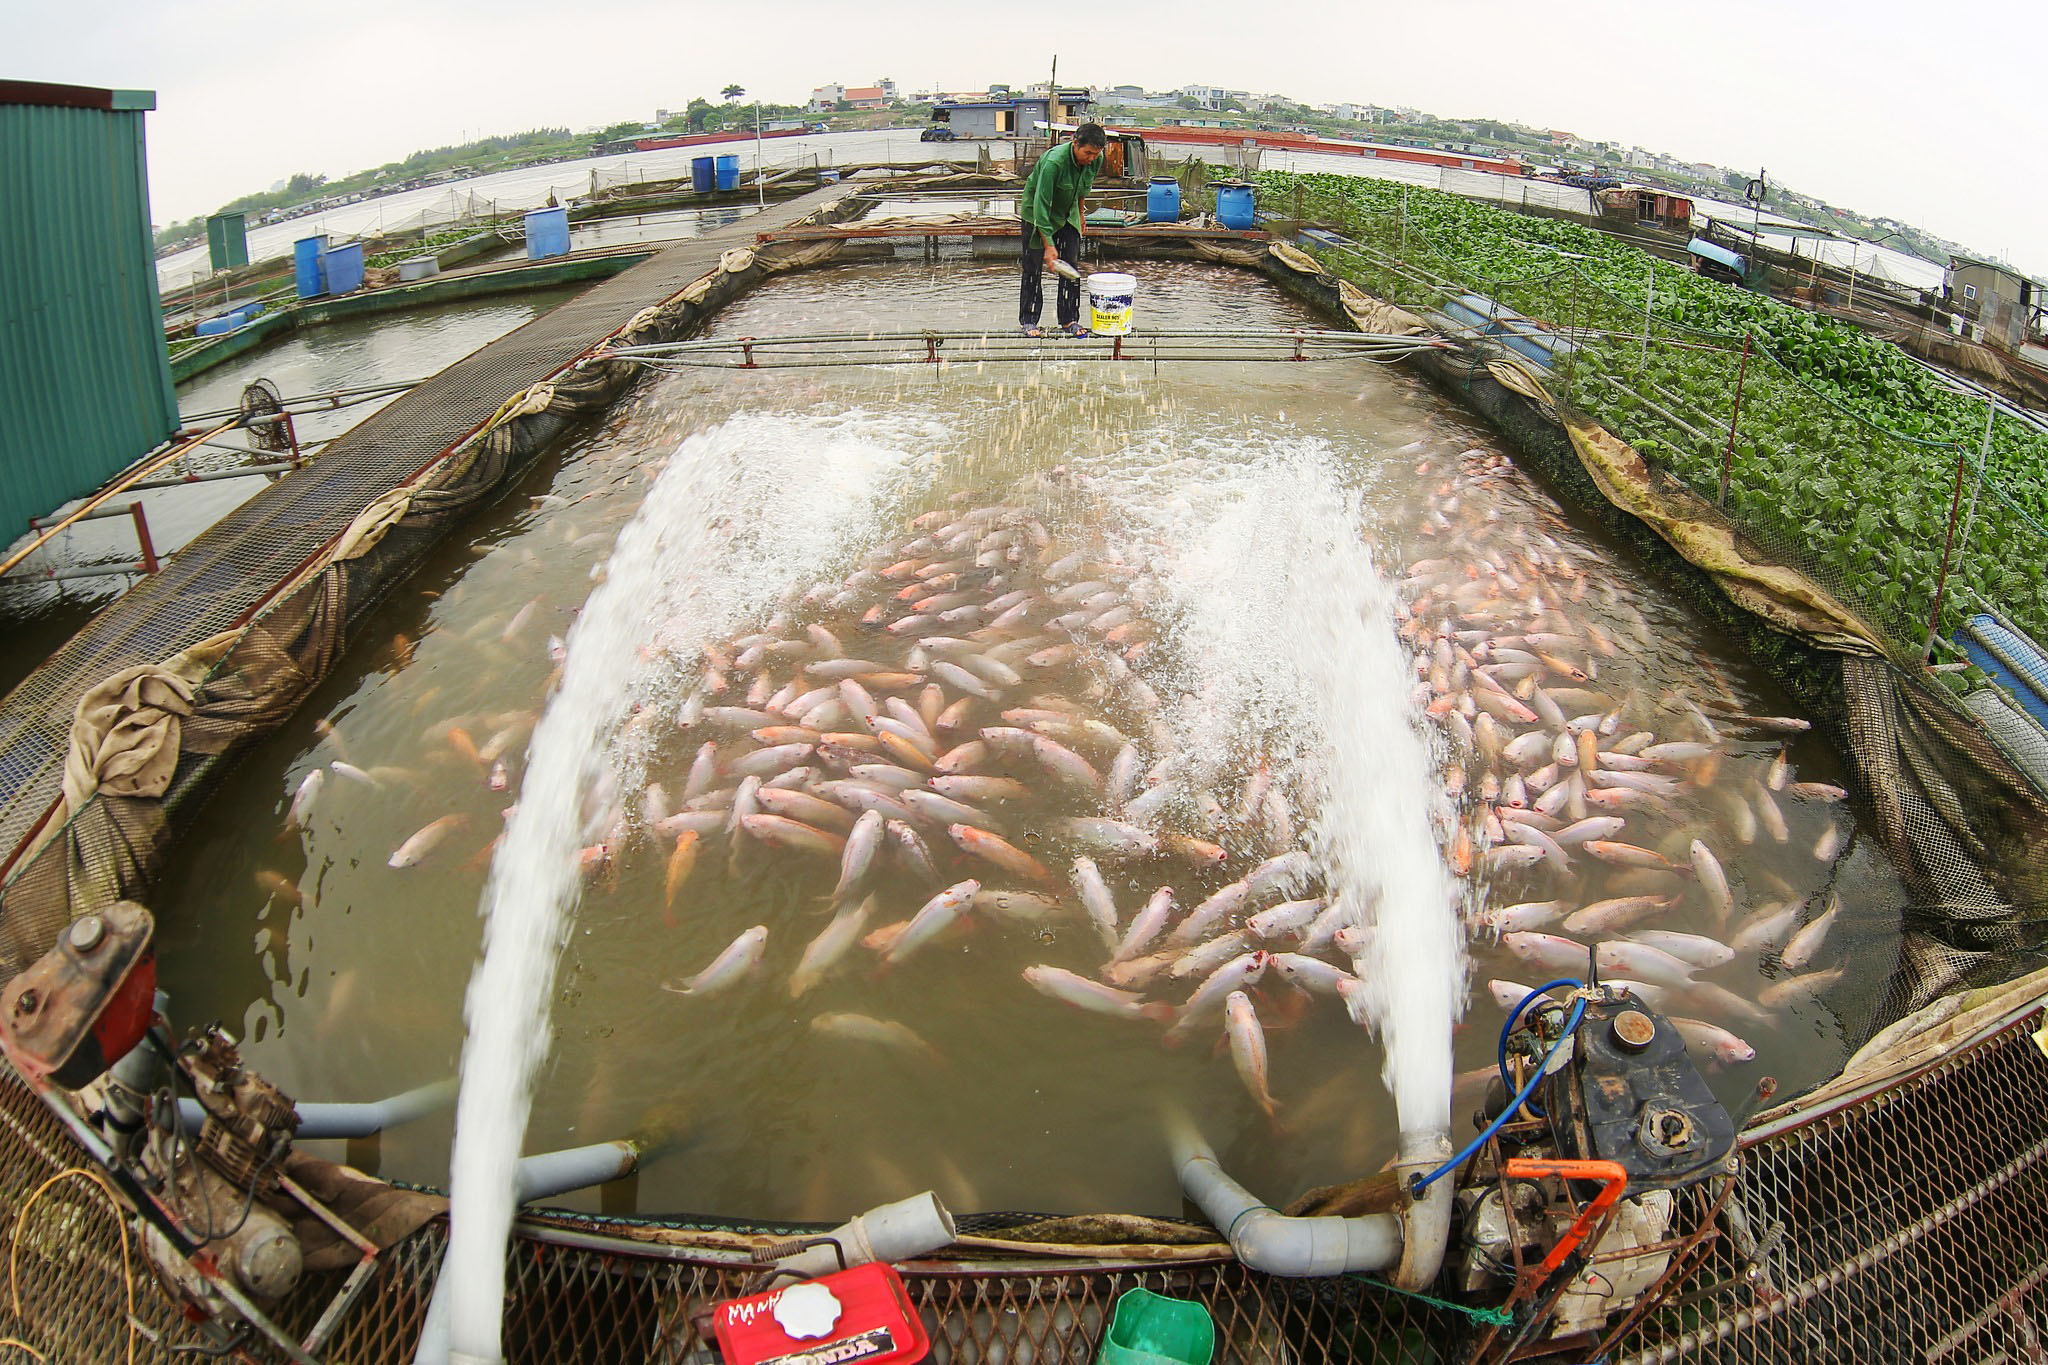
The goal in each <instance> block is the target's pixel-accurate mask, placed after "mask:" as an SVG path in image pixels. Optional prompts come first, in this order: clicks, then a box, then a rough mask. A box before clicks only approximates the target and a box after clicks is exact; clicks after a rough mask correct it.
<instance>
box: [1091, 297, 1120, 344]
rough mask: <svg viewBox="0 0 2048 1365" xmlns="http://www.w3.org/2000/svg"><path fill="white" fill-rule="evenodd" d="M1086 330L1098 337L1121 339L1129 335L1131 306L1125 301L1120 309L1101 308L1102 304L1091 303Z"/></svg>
mask: <svg viewBox="0 0 2048 1365" xmlns="http://www.w3.org/2000/svg"><path fill="white" fill-rule="evenodd" d="M1088 330H1089V331H1091V332H1093V333H1095V335H1097V336H1099V337H1122V336H1129V335H1130V334H1131V305H1130V301H1129V300H1128V299H1127V300H1125V301H1124V303H1123V306H1122V307H1114V306H1112V307H1108V308H1105V307H1103V306H1102V302H1093V303H1091V305H1090V307H1089V309H1088Z"/></svg>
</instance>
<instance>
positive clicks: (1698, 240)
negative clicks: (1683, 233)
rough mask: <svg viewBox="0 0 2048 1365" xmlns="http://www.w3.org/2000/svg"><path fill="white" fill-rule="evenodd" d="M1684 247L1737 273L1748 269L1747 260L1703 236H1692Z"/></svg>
mask: <svg viewBox="0 0 2048 1365" xmlns="http://www.w3.org/2000/svg"><path fill="white" fill-rule="evenodd" d="M1685 249H1686V250H1687V251H1690V252H1691V253H1692V254H1693V255H1695V256H1698V257H1701V258H1702V259H1705V260H1709V261H1712V262H1714V264H1716V265H1725V266H1727V267H1728V268H1729V269H1730V270H1732V271H1734V272H1735V273H1736V274H1738V275H1740V274H1742V273H1743V272H1744V271H1746V270H1748V269H1749V262H1748V261H1745V260H1743V259H1742V257H1740V256H1738V255H1736V254H1735V253H1734V252H1732V251H1730V250H1729V249H1728V248H1727V247H1725V246H1717V245H1715V244H1714V243H1712V242H1710V241H1708V240H1707V239H1706V238H1704V237H1695V238H1693V239H1692V240H1691V241H1690V242H1687V243H1686V244H1685Z"/></svg>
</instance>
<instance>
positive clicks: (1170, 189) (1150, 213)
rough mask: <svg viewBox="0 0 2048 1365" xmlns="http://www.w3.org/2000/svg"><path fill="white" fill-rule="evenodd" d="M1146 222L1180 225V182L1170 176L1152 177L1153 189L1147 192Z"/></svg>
mask: <svg viewBox="0 0 2048 1365" xmlns="http://www.w3.org/2000/svg"><path fill="white" fill-rule="evenodd" d="M1145 221H1146V222H1148V223H1178V222H1179V221H1180V182H1179V181H1178V180H1175V179H1174V178H1173V177H1172V176H1170V175H1155V176H1153V177H1152V188H1150V189H1148V190H1146V191H1145Z"/></svg>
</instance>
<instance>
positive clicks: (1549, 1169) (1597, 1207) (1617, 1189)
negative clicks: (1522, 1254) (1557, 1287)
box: [1501, 1156, 1628, 1279]
mask: <svg viewBox="0 0 2048 1365" xmlns="http://www.w3.org/2000/svg"><path fill="white" fill-rule="evenodd" d="M1501 1174H1502V1175H1504V1176H1506V1177H1507V1178H1508V1179H1510V1180H1534V1179H1536V1178H1538V1177H1540V1176H1546V1175H1561V1176H1563V1177H1564V1178H1565V1179H1567V1180H1598V1181H1600V1182H1601V1189H1600V1193H1599V1194H1597V1195H1595V1196H1594V1198H1593V1202H1592V1203H1590V1204H1588V1205H1586V1207H1585V1208H1583V1209H1580V1210H1579V1216H1578V1218H1577V1220H1576V1221H1574V1222H1573V1223H1572V1225H1571V1227H1570V1228H1568V1229H1567V1230H1566V1231H1565V1234H1564V1236H1562V1237H1560V1238H1558V1239H1557V1245H1556V1246H1554V1247H1552V1248H1551V1249H1550V1254H1549V1255H1548V1256H1545V1257H1544V1258H1543V1263H1542V1264H1541V1265H1539V1266H1537V1267H1536V1276H1537V1278H1538V1279H1547V1278H1548V1277H1549V1275H1550V1272H1551V1271H1553V1270H1555V1269H1557V1268H1558V1267H1559V1266H1560V1265H1563V1264H1564V1258H1565V1257H1567V1256H1569V1255H1571V1254H1572V1250H1573V1248H1575V1247H1577V1246H1578V1244H1579V1243H1580V1242H1583V1241H1585V1240H1586V1234H1587V1233H1588V1232H1591V1231H1592V1230H1593V1224H1594V1222H1595V1221H1597V1220H1598V1219H1599V1217H1600V1215H1601V1214H1603V1213H1606V1212H1607V1210H1609V1209H1610V1208H1613V1207H1614V1203H1615V1201H1616V1200H1618V1199H1620V1198H1621V1192H1622V1191H1623V1190H1625V1189H1627V1188H1628V1172H1627V1171H1625V1170H1623V1169H1622V1168H1621V1163H1619V1162H1616V1161H1565V1160H1562V1159H1559V1160H1539V1159H1537V1158H1535V1157H1520V1156H1518V1157H1512V1158H1510V1159H1509V1160H1508V1162H1507V1163H1506V1164H1505V1165H1503V1166H1502V1167H1501Z"/></svg>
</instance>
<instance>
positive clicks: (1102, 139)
mask: <svg viewBox="0 0 2048 1365" xmlns="http://www.w3.org/2000/svg"><path fill="white" fill-rule="evenodd" d="M1108 145H1109V137H1108V135H1107V134H1105V133H1104V132H1103V131H1102V125H1101V124H1099V123H1084V124H1082V125H1081V127H1080V128H1079V130H1078V131H1076V132H1075V134H1074V140H1073V141H1072V142H1063V143H1061V144H1060V145H1059V146H1057V147H1054V148H1053V149H1052V150H1051V151H1049V152H1047V153H1046V154H1045V155H1044V156H1041V157H1040V158H1038V164H1037V165H1035V166H1033V167H1032V168H1031V174H1030V176H1029V177H1028V178H1026V180H1025V181H1024V194H1023V197H1022V198H1021V199H1019V200H1018V202H1017V217H1018V218H1019V219H1021V220H1022V223H1023V242H1024V287H1023V293H1022V295H1021V296H1020V298H1019V300H1018V304H1017V320H1018V322H1019V323H1021V324H1022V325H1023V330H1024V335H1026V336H1034V337H1035V336H1043V335H1044V333H1043V332H1042V331H1040V330H1039V326H1038V315H1039V311H1040V309H1041V308H1043V306H1044V299H1043V296H1042V295H1041V293H1040V289H1039V286H1040V283H1041V280H1042V276H1041V274H1040V271H1041V270H1051V271H1052V272H1053V273H1054V274H1056V275H1058V276H1059V277H1060V284H1059V296H1058V300H1057V303H1056V304H1055V313H1054V316H1056V317H1057V318H1058V319H1059V324H1060V327H1061V329H1062V330H1064V331H1065V332H1067V333H1068V334H1069V335H1071V336H1087V335H1088V328H1087V327H1086V326H1085V325H1084V324H1083V323H1082V322H1081V275H1080V271H1079V269H1078V266H1079V263H1080V260H1081V234H1082V232H1083V231H1085V223H1086V219H1087V211H1086V209H1085V208H1084V206H1083V203H1082V200H1083V197H1084V196H1085V195H1086V194H1087V193H1088V191H1089V190H1090V189H1092V188H1094V186H1095V172H1096V171H1097V170H1098V169H1099V168H1100V167H1099V163H1100V161H1101V160H1102V149H1103V148H1104V147H1106V146H1108ZM1062 262H1064V263H1065V264H1066V267H1067V269H1066V270H1065V271H1062V270H1061V269H1060V266H1061V263H1062ZM1070 272H1071V273H1070Z"/></svg>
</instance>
